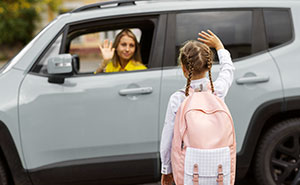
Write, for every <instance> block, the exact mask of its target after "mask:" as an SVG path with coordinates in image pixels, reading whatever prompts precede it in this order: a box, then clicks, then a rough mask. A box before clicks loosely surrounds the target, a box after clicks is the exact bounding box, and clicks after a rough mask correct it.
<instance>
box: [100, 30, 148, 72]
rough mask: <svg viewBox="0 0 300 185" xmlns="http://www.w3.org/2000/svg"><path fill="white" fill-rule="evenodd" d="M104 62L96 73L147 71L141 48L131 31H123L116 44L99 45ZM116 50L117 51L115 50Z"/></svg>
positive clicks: (105, 43) (106, 41) (117, 37)
mask: <svg viewBox="0 0 300 185" xmlns="http://www.w3.org/2000/svg"><path fill="white" fill-rule="evenodd" d="M99 48H100V51H101V53H102V56H103V62H102V63H101V65H100V66H99V68H98V69H97V70H96V71H95V72H94V73H95V74H97V73H102V72H119V71H132V70H143V69H147V68H146V66H144V65H143V64H142V58H141V54H140V48H139V44H138V41H137V39H136V37H135V35H134V34H133V33H132V31H130V30H129V29H124V30H122V31H121V32H120V33H119V34H118V35H117V36H116V38H115V41H114V43H113V44H112V42H111V41H110V43H109V44H108V40H105V41H104V44H103V46H102V45H99ZM115 48H116V49H115Z"/></svg>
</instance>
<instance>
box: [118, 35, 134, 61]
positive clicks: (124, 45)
mask: <svg viewBox="0 0 300 185" xmlns="http://www.w3.org/2000/svg"><path fill="white" fill-rule="evenodd" d="M134 52H135V43H134V40H133V39H132V38H131V37H129V36H127V35H124V36H123V37H122V38H121V39H120V42H119V44H118V47H117V54H118V56H119V57H120V60H125V61H128V60H129V59H131V57H132V56H133V54H134Z"/></svg>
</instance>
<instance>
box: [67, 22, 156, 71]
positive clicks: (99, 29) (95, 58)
mask: <svg viewBox="0 0 300 185" xmlns="http://www.w3.org/2000/svg"><path fill="white" fill-rule="evenodd" d="M156 23H157V18H156V17H139V18H126V19H125V18H124V19H112V20H104V21H92V22H88V21H87V22H84V23H82V24H74V25H71V26H70V28H69V31H68V33H67V36H66V43H65V45H64V46H63V48H64V49H63V50H64V51H63V52H64V53H70V54H72V55H73V56H75V58H76V59H77V62H76V63H79V66H80V67H79V69H77V70H78V72H77V73H76V74H77V75H85V74H91V73H94V72H95V71H97V72H99V71H98V70H97V69H99V66H101V64H102V61H103V53H102V52H100V49H99V44H103V42H104V41H105V40H109V41H112V43H113V47H114V48H115V52H114V54H113V56H117V57H114V58H111V59H110V60H109V62H108V64H107V65H106V68H104V70H103V71H102V72H120V71H122V72H127V71H136V70H147V69H149V68H153V67H156V66H154V65H153V64H152V63H151V55H150V53H151V50H152V41H153V37H154V32H155V28H156ZM128 34H129V36H130V39H131V41H132V42H133V45H134V47H135V50H134V54H133V55H131V54H129V55H128V56H130V57H129V58H131V59H132V60H130V61H131V62H130V63H128V65H126V67H123V68H121V67H120V65H119V61H120V60H121V59H122V58H123V59H124V57H125V58H126V57H128V56H126V54H124V53H123V52H121V50H119V49H118V48H119V47H118V46H121V45H122V44H121V40H122V38H123V36H124V35H127V36H128ZM117 37H119V41H118V39H116V38H117ZM135 39H136V41H135ZM114 41H116V42H114ZM135 42H136V43H135ZM127 45H128V46H129V45H130V44H129V43H127ZM124 46H125V45H124ZM120 48H121V47H120ZM123 49H124V47H123ZM122 53H123V54H124V55H123V54H122ZM127 54H128V53H127ZM113 62H115V63H114V64H113ZM104 66H105V65H104ZM99 73H101V70H100V72H99Z"/></svg>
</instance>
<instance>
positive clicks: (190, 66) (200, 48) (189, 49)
mask: <svg viewBox="0 0 300 185" xmlns="http://www.w3.org/2000/svg"><path fill="white" fill-rule="evenodd" d="M179 61H181V63H182V65H183V66H184V67H185V68H186V69H187V70H188V73H189V74H188V78H187V84H186V88H185V96H188V95H189V88H190V85H191V80H192V77H193V75H195V74H196V75H197V74H202V73H203V72H206V71H208V75H209V80H210V85H211V89H212V92H214V85H213V81H212V77H211V67H212V63H213V52H212V51H211V49H210V48H209V47H208V46H207V45H206V44H203V43H200V42H198V41H193V40H192V41H188V42H187V43H185V44H184V46H183V47H182V48H181V49H180V54H179Z"/></svg>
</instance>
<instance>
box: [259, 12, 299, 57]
mask: <svg viewBox="0 0 300 185" xmlns="http://www.w3.org/2000/svg"><path fill="white" fill-rule="evenodd" d="M264 10H269V11H270V10H271V11H272V10H274V11H276V10H285V11H287V12H288V15H289V19H290V21H291V29H292V38H291V39H290V40H289V41H287V42H284V43H283V44H280V45H278V46H275V47H272V48H268V51H269V52H271V51H273V50H276V49H279V48H281V47H285V46H287V45H289V44H291V43H292V42H294V41H295V38H296V37H295V23H294V19H293V14H292V10H291V8H262V13H263V15H264ZM263 20H264V27H265V34H266V38H267V44H268V45H269V41H268V36H267V28H266V27H267V25H266V24H265V17H263Z"/></svg>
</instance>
